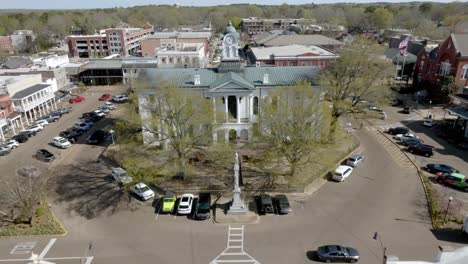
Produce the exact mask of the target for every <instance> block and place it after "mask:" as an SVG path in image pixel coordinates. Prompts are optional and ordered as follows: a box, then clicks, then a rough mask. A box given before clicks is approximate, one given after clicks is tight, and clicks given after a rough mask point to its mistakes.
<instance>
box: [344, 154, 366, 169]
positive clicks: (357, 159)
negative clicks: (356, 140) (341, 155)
mask: <svg viewBox="0 0 468 264" xmlns="http://www.w3.org/2000/svg"><path fill="white" fill-rule="evenodd" d="M364 158H365V156H364V155H361V154H355V155H352V156H351V157H349V159H348V160H347V161H346V165H348V166H351V167H356V166H358V165H359V164H360V163H362V161H363V160H364Z"/></svg>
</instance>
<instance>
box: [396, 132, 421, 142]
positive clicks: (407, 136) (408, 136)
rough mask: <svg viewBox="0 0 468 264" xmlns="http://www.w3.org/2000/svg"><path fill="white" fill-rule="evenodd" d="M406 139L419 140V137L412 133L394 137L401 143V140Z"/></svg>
mask: <svg viewBox="0 0 468 264" xmlns="http://www.w3.org/2000/svg"><path fill="white" fill-rule="evenodd" d="M403 137H405V138H419V137H418V136H416V135H415V134H411V133H407V134H398V135H396V136H394V137H393V138H394V139H396V140H397V141H401V139H402V138H403Z"/></svg>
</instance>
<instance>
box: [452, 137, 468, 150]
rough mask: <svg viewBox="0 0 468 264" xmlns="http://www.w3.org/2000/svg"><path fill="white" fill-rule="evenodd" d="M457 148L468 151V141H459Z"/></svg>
mask: <svg viewBox="0 0 468 264" xmlns="http://www.w3.org/2000/svg"><path fill="white" fill-rule="evenodd" d="M455 147H457V148H458V149H461V150H468V140H466V139H464V140H462V141H459V142H458V143H457V144H456V145H455Z"/></svg>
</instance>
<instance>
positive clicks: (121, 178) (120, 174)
mask: <svg viewBox="0 0 468 264" xmlns="http://www.w3.org/2000/svg"><path fill="white" fill-rule="evenodd" d="M111 175H112V179H114V181H115V182H116V183H118V184H119V185H123V184H128V183H131V182H132V181H133V178H132V177H130V176H129V175H128V174H127V171H126V170H124V169H122V168H121V167H117V168H112V170H111Z"/></svg>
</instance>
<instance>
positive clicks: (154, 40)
mask: <svg viewBox="0 0 468 264" xmlns="http://www.w3.org/2000/svg"><path fill="white" fill-rule="evenodd" d="M211 36H212V34H211V32H178V31H174V32H155V33H154V34H153V35H150V36H148V37H147V38H146V39H144V40H143V41H142V42H141V53H142V55H143V56H144V57H154V56H156V53H157V50H158V49H160V48H170V49H175V48H181V47H183V46H184V45H185V44H203V45H204V49H205V51H204V53H205V54H207V53H208V47H209V42H210V39H211Z"/></svg>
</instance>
